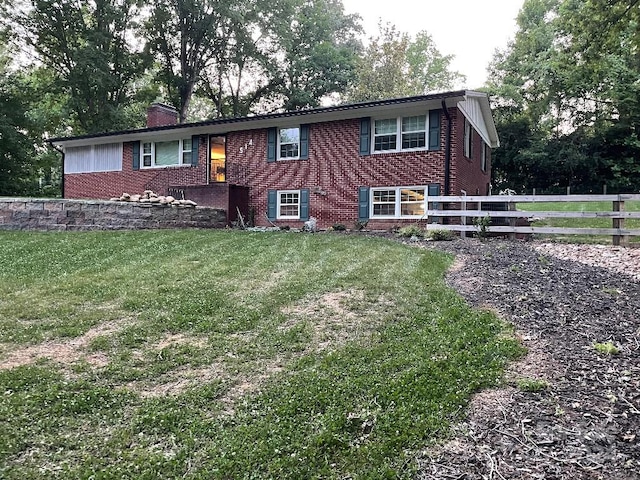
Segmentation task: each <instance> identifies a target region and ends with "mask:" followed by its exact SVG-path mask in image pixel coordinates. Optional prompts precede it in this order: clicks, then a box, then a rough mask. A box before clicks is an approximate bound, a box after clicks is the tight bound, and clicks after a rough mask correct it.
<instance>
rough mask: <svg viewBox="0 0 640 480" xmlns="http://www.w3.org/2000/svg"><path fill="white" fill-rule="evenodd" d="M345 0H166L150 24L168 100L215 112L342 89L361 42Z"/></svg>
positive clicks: (306, 101) (313, 101)
mask: <svg viewBox="0 0 640 480" xmlns="http://www.w3.org/2000/svg"><path fill="white" fill-rule="evenodd" d="M358 32H359V24H358V17H357V16H353V15H345V14H344V8H343V5H342V1H341V0H271V1H266V0H248V1H246V2H232V1H230V0H226V1H225V0H217V1H214V0H162V1H161V2H159V3H156V4H155V6H154V7H153V13H152V15H151V18H150V20H149V22H148V24H147V36H148V38H149V48H150V51H152V52H154V53H155V55H156V58H157V59H158V60H159V62H160V64H161V78H162V82H163V84H164V85H165V88H166V92H167V96H168V100H169V102H171V103H172V104H173V105H174V106H175V107H176V108H178V110H179V111H180V119H181V121H184V120H185V118H186V117H187V112H188V110H189V104H190V102H191V99H192V97H193V95H194V94H196V95H200V96H204V97H206V98H208V99H209V100H210V101H211V102H212V104H213V110H214V111H213V112H212V113H213V115H214V116H238V115H247V114H249V113H256V112H266V111H275V110H295V109H299V108H303V107H308V106H317V105H318V104H319V103H320V101H321V99H322V98H323V97H325V96H326V95H330V94H333V93H338V92H342V91H344V89H345V88H346V87H347V85H348V84H349V82H350V81H351V80H352V77H353V67H354V63H355V60H354V59H355V57H356V54H357V52H358V50H359V47H360V43H359V41H358V39H357V33H358Z"/></svg>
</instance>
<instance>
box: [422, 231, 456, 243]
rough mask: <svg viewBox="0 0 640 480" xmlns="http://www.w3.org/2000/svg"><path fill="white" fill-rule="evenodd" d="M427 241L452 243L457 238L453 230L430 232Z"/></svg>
mask: <svg viewBox="0 0 640 480" xmlns="http://www.w3.org/2000/svg"><path fill="white" fill-rule="evenodd" d="M426 236H427V239H428V240H434V241H451V240H453V239H454V238H455V234H454V233H453V232H452V231H451V230H429V231H428V232H427V235H426Z"/></svg>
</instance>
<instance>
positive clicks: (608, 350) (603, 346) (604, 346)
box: [593, 341, 620, 355]
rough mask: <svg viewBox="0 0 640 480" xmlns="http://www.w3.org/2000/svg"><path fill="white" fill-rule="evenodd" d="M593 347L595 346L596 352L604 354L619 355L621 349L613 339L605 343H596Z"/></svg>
mask: <svg viewBox="0 0 640 480" xmlns="http://www.w3.org/2000/svg"><path fill="white" fill-rule="evenodd" d="M593 348H595V350H596V352H599V353H602V354H604V355H617V354H619V353H620V349H619V348H618V347H616V346H615V345H614V344H613V342H611V341H608V342H605V343H594V344H593Z"/></svg>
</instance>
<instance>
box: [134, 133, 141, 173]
mask: <svg viewBox="0 0 640 480" xmlns="http://www.w3.org/2000/svg"><path fill="white" fill-rule="evenodd" d="M132 145H133V169H134V170H140V140H138V141H137V142H133V143H132Z"/></svg>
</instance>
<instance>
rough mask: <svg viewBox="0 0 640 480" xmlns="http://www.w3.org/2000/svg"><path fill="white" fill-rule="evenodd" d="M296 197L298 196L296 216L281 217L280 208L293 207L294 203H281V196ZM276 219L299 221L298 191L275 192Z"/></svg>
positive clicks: (299, 197)
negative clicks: (284, 206)
mask: <svg viewBox="0 0 640 480" xmlns="http://www.w3.org/2000/svg"><path fill="white" fill-rule="evenodd" d="M291 194H293V195H297V196H298V204H297V205H298V214H297V215H281V214H280V207H281V206H282V205H295V204H294V203H284V204H283V203H282V195H291ZM276 198H277V201H276V219H277V220H300V207H301V199H302V196H301V192H300V190H277V191H276Z"/></svg>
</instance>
